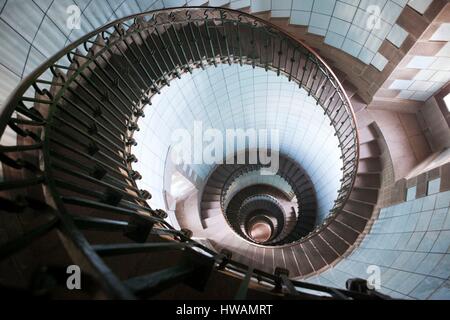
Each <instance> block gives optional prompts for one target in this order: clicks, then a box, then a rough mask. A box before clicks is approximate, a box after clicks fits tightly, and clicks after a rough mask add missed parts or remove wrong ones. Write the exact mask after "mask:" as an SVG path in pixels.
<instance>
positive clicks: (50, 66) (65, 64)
mask: <svg viewBox="0 0 450 320" xmlns="http://www.w3.org/2000/svg"><path fill="white" fill-rule="evenodd" d="M199 13H203V16H198V17H197V18H193V15H195V14H197V15H198V14H199ZM160 18H164V19H165V20H164V19H163V20H162V21H158V19H160ZM177 19H180V20H177ZM209 21H213V22H221V23H222V24H223V23H224V22H230V23H232V24H233V26H241V27H242V26H247V27H249V28H251V30H252V32H253V31H254V29H256V28H257V27H258V28H261V30H263V32H265V33H266V34H267V35H271V36H276V37H278V38H279V39H282V40H280V51H279V52H281V46H282V45H283V43H284V42H283V41H285V42H286V46H288V45H289V44H292V47H290V48H289V47H288V51H289V49H293V50H294V55H293V58H292V59H294V58H295V54H296V50H299V52H298V54H299V59H301V58H302V57H303V56H302V55H301V52H300V51H304V52H305V53H306V64H308V63H310V64H312V65H313V68H315V69H314V70H315V75H314V76H313V75H312V72H313V68H311V69H310V70H311V71H310V72H309V75H308V76H307V78H308V79H307V81H306V85H305V84H304V83H303V81H302V80H303V79H297V78H295V76H294V75H293V74H292V72H291V73H289V72H287V70H284V69H282V68H281V65H280V64H278V67H276V66H275V65H272V64H269V63H268V62H266V63H262V59H261V57H260V61H259V62H258V61H255V60H256V59H253V60H252V59H251V58H250V59H248V57H247V59H248V61H245V63H249V64H253V65H260V66H263V67H265V68H266V69H268V68H271V69H274V70H276V71H277V72H278V74H280V73H283V74H285V75H287V76H288V77H289V79H290V80H294V81H297V82H298V83H299V84H300V86H304V87H305V88H306V87H307V85H308V83H309V82H310V80H312V83H311V86H310V88H309V90H308V91H309V92H308V93H309V94H310V95H313V96H314V97H315V98H316V99H317V100H318V101H320V99H321V98H323V101H324V102H327V103H328V105H324V106H322V107H323V108H324V110H325V113H326V114H327V115H328V116H329V117H332V116H334V117H335V118H332V119H330V120H331V122H332V124H333V125H334V126H335V128H336V127H337V126H339V127H341V128H342V127H345V129H344V130H343V132H342V136H341V132H339V131H337V132H338V138H339V141H340V144H341V147H342V150H343V153H342V158H343V160H344V168H343V170H344V172H345V173H346V174H345V175H344V182H343V183H345V184H346V185H347V189H345V190H342V192H340V195H339V197H338V199H339V201H338V202H336V205H335V209H334V211H336V212H337V211H339V209H340V208H341V207H342V205H343V204H344V203H345V202H346V200H347V199H348V197H349V194H350V191H349V190H351V188H352V186H353V184H354V181H355V177H356V169H357V166H358V159H359V146H358V132H357V130H356V119H355V115H354V113H353V110H352V108H351V106H350V101H349V99H348V97H347V95H346V93H345V91H344V89H343V87H342V85H341V84H340V83H339V81H338V80H337V78H336V76H335V75H334V73H333V72H332V70H331V69H330V68H329V67H328V66H327V65H326V63H325V62H324V61H323V60H322V59H321V58H320V57H319V56H318V55H317V54H316V53H315V51H314V50H312V49H311V48H309V47H308V46H307V45H305V44H304V43H302V42H301V41H298V40H296V39H294V37H292V36H290V35H288V34H286V33H285V32H284V31H282V30H281V29H280V28H278V27H277V26H275V25H273V24H271V23H270V22H267V21H264V20H262V19H260V18H257V17H254V16H252V15H250V14H247V13H243V12H240V11H236V10H231V9H224V8H210V7H190V8H170V9H162V10H155V11H150V12H145V13H139V14H134V15H131V16H128V17H124V18H121V19H118V20H116V21H113V22H111V23H108V24H106V25H104V26H102V27H100V28H98V29H96V30H94V31H92V32H90V33H88V34H87V35H85V36H83V37H81V38H80V39H78V40H77V41H75V42H73V43H72V44H70V45H69V46H67V47H65V48H64V49H62V50H60V51H59V52H57V53H56V54H54V55H53V56H52V57H51V58H49V59H48V60H47V61H46V62H44V63H43V64H42V65H40V66H39V67H38V68H37V69H35V70H34V71H33V72H32V73H31V74H29V75H28V76H27V77H26V78H24V79H23V80H22V81H21V83H20V84H19V85H18V87H16V89H15V90H14V91H13V92H12V93H11V95H10V96H9V97H8V99H7V100H6V102H5V104H4V109H3V111H2V113H1V115H0V134H1V135H3V134H4V133H5V130H6V128H7V127H9V128H11V129H13V130H14V131H15V132H16V133H17V134H20V135H25V136H27V137H30V138H31V139H33V140H36V141H40V140H41V138H42V140H43V144H42V145H39V146H36V147H35V149H36V150H38V152H39V153H40V154H41V155H43V159H44V161H43V166H41V167H40V168H37V167H33V165H32V164H30V163H28V162H26V161H24V160H23V159H16V158H14V157H9V156H6V155H5V153H7V152H9V151H8V150H6V149H4V150H3V151H2V158H1V161H2V163H3V164H4V165H9V166H12V167H15V168H18V169H23V170H31V171H32V172H33V173H34V174H35V175H36V179H31V180H30V179H26V180H23V181H7V180H6V181H4V182H2V183H0V185H1V186H2V190H13V189H17V188H23V187H27V186H29V185H30V183H31V182H33V184H34V185H36V186H42V189H45V190H46V192H45V195H46V197H47V199H46V201H47V203H48V204H50V205H51V206H52V207H54V209H55V211H54V214H55V215H56V216H57V217H58V219H59V221H60V223H59V224H58V226H57V227H58V228H59V229H60V230H62V231H63V233H64V234H65V235H66V237H67V238H68V239H69V240H70V241H71V242H72V245H73V246H74V247H75V248H76V249H77V250H79V252H80V253H81V254H82V256H83V257H84V259H85V260H86V261H87V264H88V265H89V266H90V268H92V269H93V270H94V271H95V272H97V275H98V278H99V279H100V282H101V283H102V286H103V288H104V289H105V290H106V291H107V292H109V293H110V294H111V295H112V296H115V297H121V298H133V295H132V294H131V293H130V292H129V291H128V290H127V289H126V288H124V286H123V284H121V282H120V281H119V280H118V278H117V277H115V276H114V275H113V274H112V273H111V272H109V269H108V267H107V266H106V265H105V263H104V262H103V261H102V259H101V258H100V257H99V255H98V254H97V253H96V252H95V250H94V248H93V247H92V246H91V245H90V244H89V243H88V242H87V240H86V238H85V237H84V235H83V233H82V232H81V231H80V230H79V229H78V228H77V226H76V223H75V221H74V219H73V217H72V216H71V215H70V214H69V212H68V210H67V208H66V206H65V201H69V202H68V203H75V204H84V205H89V206H93V207H95V208H98V209H99V210H113V211H117V212H119V213H127V214H132V215H138V212H144V213H145V214H146V216H144V219H145V220H148V221H149V222H152V223H157V224H158V225H160V226H161V227H163V228H166V229H167V230H168V232H169V233H170V232H172V233H173V234H174V237H175V239H178V240H180V241H184V242H186V243H187V244H189V246H190V247H195V248H198V249H199V250H201V251H203V252H204V253H207V254H208V255H212V256H213V257H215V259H216V258H218V257H220V255H217V253H215V252H214V251H212V250H210V249H208V248H206V247H204V246H203V245H201V244H200V243H196V242H195V241H193V240H190V239H189V237H188V236H186V233H185V232H182V231H175V230H174V229H173V227H172V226H170V224H168V223H167V222H166V221H164V220H163V219H162V218H161V214H162V213H161V212H160V211H158V210H153V209H152V208H150V207H149V206H148V205H147V204H146V201H145V200H146V198H145V194H146V192H144V191H140V190H139V189H138V188H137V185H136V183H135V178H136V177H138V176H139V175H138V174H137V173H136V172H134V171H133V170H132V169H131V165H130V163H129V161H130V159H129V158H128V156H129V153H128V152H127V151H129V146H130V145H129V144H128V143H129V141H131V138H132V137H131V135H130V134H131V133H132V132H133V131H134V130H135V129H136V121H137V119H138V118H139V117H140V116H141V114H142V113H141V112H142V110H141V109H142V107H143V105H144V104H145V101H146V99H148V97H149V96H150V92H155V91H156V92H157V91H159V89H160V88H161V87H163V86H164V85H166V84H167V83H168V81H170V80H169V78H171V77H174V76H179V72H180V71H181V72H185V71H187V70H188V69H190V68H192V67H200V66H202V67H203V64H204V62H205V61H203V57H202V59H201V61H197V62H195V61H194V65H180V64H175V63H174V68H173V70H172V72H171V73H164V74H163V75H162V76H161V77H160V78H158V79H153V83H152V84H151V86H150V89H148V90H147V91H145V92H144V93H143V94H142V96H141V97H135V98H137V100H139V99H141V100H140V101H134V103H129V104H127V108H128V109H129V111H130V116H129V117H127V116H126V115H123V114H122V116H123V119H122V120H124V121H123V122H122V121H120V119H119V118H118V115H117V114H119V115H120V112H117V113H114V112H112V111H111V110H106V111H107V112H108V114H109V117H111V118H110V119H113V120H112V121H113V122H114V121H115V122H114V128H111V129H105V130H109V131H110V132H111V130H113V131H114V130H115V131H117V132H119V131H122V132H125V133H126V134H125V139H126V141H121V142H118V141H113V140H112V138H108V137H105V136H102V140H101V141H100V140H98V139H97V140H94V139H93V141H94V145H93V146H88V147H89V148H91V149H89V150H90V151H89V152H91V151H92V152H97V151H98V150H95V148H98V146H100V147H102V148H104V150H105V152H107V153H108V152H109V155H108V154H105V155H104V156H105V157H109V158H108V159H109V161H113V162H114V163H115V165H116V166H119V167H123V168H124V169H127V170H128V171H129V172H128V175H127V177H126V179H127V182H128V183H129V186H128V187H127V189H128V190H129V192H131V193H128V194H127V193H125V192H123V190H122V189H121V188H119V187H118V185H117V184H115V183H106V182H102V181H100V182H99V181H98V179H91V180H89V181H91V182H95V183H101V184H102V186H103V187H106V188H108V189H109V190H111V192H112V193H111V195H112V196H111V197H112V198H114V197H119V199H120V197H123V196H124V195H126V196H127V197H130V200H129V201H127V204H126V205H124V206H122V207H114V206H113V205H107V204H106V205H105V204H102V203H100V202H96V201H90V202H89V201H87V200H83V199H78V198H74V197H67V196H62V195H61V194H60V192H59V191H58V190H59V189H58V188H59V187H60V185H63V184H64V183H62V182H60V181H58V179H57V175H55V173H54V172H53V171H54V166H56V164H55V161H56V160H59V161H60V159H56V158H55V157H54V156H53V150H50V148H49V146H50V145H51V144H52V143H57V141H54V139H53V135H56V134H64V132H63V130H62V129H60V128H59V127H58V126H57V125H56V124H57V123H62V124H63V125H65V126H69V127H71V128H72V129H73V130H77V131H78V132H79V133H80V134H85V135H87V136H89V135H88V134H87V133H85V132H84V131H82V130H81V129H80V128H79V127H78V126H79V125H81V124H78V123H76V122H74V123H67V122H64V120H63V119H62V118H61V117H59V116H58V113H59V112H63V110H60V103H62V102H64V103H71V104H73V101H71V100H70V98H67V97H66V96H64V94H65V93H66V92H70V93H73V94H74V92H72V91H71V88H70V85H71V84H77V85H78V86H80V87H82V86H83V84H82V83H79V82H77V79H78V78H79V77H82V76H83V74H82V73H83V71H84V70H86V69H87V68H88V67H89V66H90V65H91V64H93V63H94V61H95V58H96V57H102V58H103V59H104V57H103V56H102V55H101V54H102V53H104V52H106V51H108V50H120V47H119V44H122V43H125V44H126V41H125V40H126V39H131V36H132V34H137V33H138V32H139V31H141V30H142V29H141V27H142V28H143V29H145V27H147V28H148V29H146V30H152V32H156V33H158V27H164V28H165V27H166V26H174V25H184V24H189V23H194V22H196V23H198V22H209ZM206 25H207V24H206ZM125 29H126V30H125ZM258 30H260V29H258ZM97 37H98V38H99V39H100V40H102V41H103V42H104V44H103V45H101V48H100V49H99V52H101V53H97V54H94V56H89V55H87V54H88V53H90V52H91V49H92V47H93V46H94V44H95V43H97V42H96V39H97ZM202 41H203V40H202ZM225 42H226V40H225ZM98 45H99V46H100V44H98ZM226 45H227V49H226V51H228V50H229V48H228V44H227V43H226ZM239 46H240V44H239ZM205 48H206V47H205ZM211 48H213V45H212V43H211ZM219 48H220V49H221V50H222V48H221V47H220V46H219ZM239 49H241V47H239ZM158 50H159V49H158ZM224 51H225V49H224ZM273 54H275V52H273ZM77 58H80V59H79V60H77ZM170 58H171V59H172V57H170ZM234 58H235V57H233V59H234ZM237 58H238V59H237V60H233V62H239V63H243V61H242V59H243V58H242V56H237ZM231 59H232V58H231V56H230V53H229V52H228V54H221V55H220V62H229V63H231ZM280 59H281V54H279V60H280ZM287 60H288V57H287V55H286V61H287ZM80 61H81V62H80ZM180 61H181V60H180ZM206 62H207V63H208V64H215V63H217V60H216V57H214V59H209V61H208V57H207V60H206ZM279 62H280V61H279ZM74 63H75V64H76V68H71V67H69V66H70V65H72V64H74ZM195 63H197V65H195ZM291 63H292V64H293V63H294V62H293V61H292V62H291ZM129 64H130V68H134V66H133V65H132V64H131V63H129ZM286 65H287V64H286ZM299 66H300V64H299ZM61 70H65V71H67V72H69V74H68V75H67V74H66V73H64V72H62V71H61ZM319 70H320V73H321V74H320V81H319V82H321V83H319V82H318V83H317V85H316V86H317V88H316V90H313V87H314V83H315V81H316V80H317V78H316V76H317V75H318V73H319ZM291 71H292V70H291ZM305 72H306V70H304V72H303V73H302V78H303V76H304V75H305ZM49 77H50V78H53V80H51V81H49V80H48V78H49ZM136 81H139V80H136ZM324 83H327V84H328V85H329V86H331V87H332V88H330V89H331V90H329V92H328V93H327V94H330V92H331V93H332V96H331V94H330V96H329V97H327V98H325V97H322V94H323V92H324V91H325V87H320V85H321V84H324ZM126 85H127V86H131V85H133V84H128V83H127V84H126ZM56 86H57V87H58V88H59V90H57V91H56V94H55V93H54V92H52V91H51V89H52V87H56ZM30 91H31V92H34V96H31V97H30V96H28V94H29V92H30ZM313 91H314V92H313ZM319 92H321V93H320V96H319ZM335 96H337V97H339V99H336V100H338V102H337V103H336V102H333V99H334V97H335ZM105 99H108V97H105ZM63 100H64V101H63ZM131 100H132V99H131V98H130V101H131ZM336 100H334V101H336ZM131 102H133V101H131ZM122 103H123V102H122ZM124 104H125V103H124ZM30 105H31V106H30ZM35 105H45V106H47V107H48V114H46V115H42V114H40V113H39V111H37V110H36V109H35V108H33V107H34V106H35ZM341 110H343V111H344V112H341ZM327 112H328V113H327ZM14 114H17V115H18V117H17V118H13V115H14ZM24 119H25V120H24ZM27 119H29V120H27ZM114 119H115V120H114ZM342 119H344V121H343V120H342ZM20 120H22V121H28V124H29V125H31V124H35V125H37V126H40V127H41V128H42V131H41V135H42V136H41V137H39V136H38V135H37V134H36V133H35V132H33V131H30V130H28V129H25V130H24V129H22V128H21V127H20ZM74 121H75V120H74ZM113 122H111V123H113ZM96 123H97V122H96ZM344 124H345V125H344ZM99 125H101V123H100V124H99ZM89 130H94V131H95V130H97V128H91V129H89ZM346 132H349V133H347V136H345V137H344V136H343V135H344V134H345V133H346ZM111 135H112V134H111ZM66 138H67V139H71V141H73V142H74V143H77V144H79V145H81V142H80V141H78V140H77V138H76V137H66ZM349 138H350V139H349ZM117 143H119V144H117ZM347 145H350V147H349V148H348V149H344V147H345V146H347ZM61 147H62V148H66V149H67V148H71V147H70V146H61ZM33 148H34V147H33ZM114 148H116V150H119V151H121V152H122V153H123V154H124V155H126V157H127V158H126V159H123V161H118V160H115V158H113V157H112V156H111V154H113V153H114ZM117 148H119V149H117ZM13 149H14V148H13ZM14 150H15V151H16V152H17V153H19V154H21V152H25V151H28V150H25V149H24V150H22V149H21V148H20V147H19V146H17V147H16V148H15V149H14ZM345 150H346V151H345ZM71 151H72V152H79V154H80V156H85V157H89V152H88V153H85V152H81V151H78V150H76V149H74V150H71ZM349 151H351V152H350V153H349ZM348 159H350V160H348ZM19 160H20V161H19ZM91 160H92V159H91ZM94 160H95V159H94ZM94 160H92V161H94ZM347 160H348V161H347ZM58 166H59V170H64V172H65V174H70V175H77V177H78V178H80V179H85V180H86V179H89V176H88V175H84V174H82V173H80V172H78V173H77V172H73V171H71V170H69V169H67V168H64V166H61V165H58ZM30 168H31V169H30ZM93 174H94V175H97V174H101V170H100V171H98V172H94V173H93ZM86 181H88V180H86ZM64 187H65V188H75V187H76V186H69V184H66V185H64ZM121 187H122V186H121ZM79 189H80V188H79ZM85 192H86V193H89V192H91V193H92V194H95V191H89V190H85ZM139 216H141V217H142V215H141V214H139ZM227 267H228V268H230V269H235V270H238V271H239V270H240V271H244V270H246V266H243V265H241V264H239V263H237V262H235V261H229V262H228V263H227ZM254 274H255V275H257V276H258V277H264V278H265V279H267V281H268V282H270V283H276V281H278V277H277V276H275V275H270V274H266V273H264V272H262V271H258V270H255V271H254Z"/></svg>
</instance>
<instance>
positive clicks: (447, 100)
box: [444, 93, 450, 112]
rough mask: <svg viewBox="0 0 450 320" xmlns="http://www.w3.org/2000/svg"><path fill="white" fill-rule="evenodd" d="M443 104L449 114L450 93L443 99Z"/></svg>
mask: <svg viewBox="0 0 450 320" xmlns="http://www.w3.org/2000/svg"><path fill="white" fill-rule="evenodd" d="M444 102H445V105H446V107H447V111H449V112H450V93H447V95H446V96H445V97H444Z"/></svg>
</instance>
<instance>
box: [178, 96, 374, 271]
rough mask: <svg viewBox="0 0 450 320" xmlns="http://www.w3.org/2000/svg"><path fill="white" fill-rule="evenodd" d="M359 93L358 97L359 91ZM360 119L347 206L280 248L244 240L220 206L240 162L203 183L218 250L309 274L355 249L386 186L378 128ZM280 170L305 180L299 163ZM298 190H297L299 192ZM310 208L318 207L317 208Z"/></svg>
mask: <svg viewBox="0 0 450 320" xmlns="http://www.w3.org/2000/svg"><path fill="white" fill-rule="evenodd" d="M348 93H349V97H350V98H351V99H354V97H353V94H354V93H353V92H351V91H349V92H348ZM355 98H356V99H358V97H355ZM357 101H360V100H359V99H358V100H357ZM355 102H356V101H355ZM356 105H357V106H358V107H359V110H357V112H356V117H357V118H358V117H359V118H361V117H364V112H360V111H363V110H364V106H362V105H361V103H357V104H356ZM360 120H361V121H360V123H361V125H360V126H359V127H358V132H359V138H360V162H359V167H358V172H357V177H356V181H355V185H354V187H353V190H352V192H351V194H350V197H349V199H348V201H347V203H346V204H345V206H344V208H343V210H341V212H339V213H338V214H337V215H336V217H335V219H333V220H332V221H331V222H325V223H326V224H327V227H326V229H325V230H323V231H322V232H319V233H318V234H313V235H309V236H308V237H307V238H306V239H304V240H301V241H299V243H297V244H291V245H285V246H284V247H280V248H272V247H270V246H258V245H255V244H252V243H249V242H247V241H244V240H243V239H242V238H241V237H240V236H238V235H237V234H236V233H235V232H234V231H233V230H232V228H231V227H230V226H229V224H228V223H227V221H226V218H225V217H224V214H223V211H222V208H221V206H220V198H221V193H222V186H223V185H224V184H225V183H226V181H227V177H228V176H229V175H230V173H232V172H234V171H235V170H236V165H234V166H233V165H226V166H220V167H219V168H218V169H217V170H215V171H213V173H212V174H211V176H210V177H209V179H208V180H207V182H206V185H205V187H204V189H203V196H202V200H201V205H200V206H201V207H200V210H201V211H200V217H201V221H202V225H203V227H204V231H203V232H201V233H200V234H199V236H200V237H205V238H207V239H209V241H210V243H211V244H212V246H213V247H214V248H215V249H216V250H217V251H218V252H220V251H221V250H222V249H227V250H231V251H232V252H233V257H235V258H236V259H237V260H238V261H240V262H242V263H245V264H250V265H253V266H254V267H255V268H260V269H262V270H265V271H267V272H273V271H274V270H275V268H277V267H282V268H286V269H288V270H289V272H290V275H291V276H293V277H301V278H303V277H307V276H310V275H313V274H316V273H318V272H321V271H323V270H324V269H326V268H328V267H330V266H331V265H334V264H335V263H336V262H337V261H338V260H339V258H340V257H341V256H342V255H345V254H347V253H348V252H349V251H351V250H352V248H353V246H354V245H355V242H356V241H357V239H358V237H359V236H360V234H362V233H364V232H365V231H366V226H368V222H369V221H370V220H371V218H372V215H373V213H374V209H375V206H376V203H377V200H378V192H379V188H380V186H381V160H380V148H379V145H378V142H377V133H376V130H375V128H374V127H373V126H372V125H370V124H367V123H365V120H364V119H363V118H361V119H360ZM279 174H280V175H281V176H283V177H285V178H287V179H289V178H290V181H293V182H294V184H292V185H293V186H295V185H296V184H295V183H298V182H300V181H302V180H301V177H302V175H303V174H304V172H302V171H301V170H300V169H299V167H298V166H296V165H295V164H294V163H290V162H289V161H283V160H280V170H279ZM255 187H257V186H255ZM310 188H311V186H307V187H304V188H303V189H302V190H307V189H310ZM294 189H295V188H294ZM298 192H299V191H298V190H297V193H296V194H298ZM250 194H251V193H250ZM247 196H248V195H247V194H243V195H241V197H242V199H245V198H246V197H247ZM307 209H311V211H312V212H315V210H314V208H307ZM311 218H312V217H311ZM312 221H314V220H312ZM186 227H188V226H186ZM308 233H309V232H306V233H304V234H303V235H302V236H305V235H307V234H308Z"/></svg>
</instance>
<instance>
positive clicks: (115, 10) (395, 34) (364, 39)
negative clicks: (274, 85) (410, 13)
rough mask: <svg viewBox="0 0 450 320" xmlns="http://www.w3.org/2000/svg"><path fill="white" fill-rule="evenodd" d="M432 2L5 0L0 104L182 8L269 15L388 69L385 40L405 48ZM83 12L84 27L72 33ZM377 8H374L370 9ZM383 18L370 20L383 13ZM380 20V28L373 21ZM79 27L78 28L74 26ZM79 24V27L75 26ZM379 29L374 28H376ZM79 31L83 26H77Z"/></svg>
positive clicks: (1, 6)
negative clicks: (120, 34) (73, 58)
mask: <svg viewBox="0 0 450 320" xmlns="http://www.w3.org/2000/svg"><path fill="white" fill-rule="evenodd" d="M430 3H431V0H409V1H408V0H320V1H319V0H302V1H300V0H276V1H275V0H234V1H233V0H232V1H230V0H210V1H204V0H188V1H186V0H95V1H93V0H58V1H51V0H32V1H30V0H8V1H7V0H2V1H0V41H1V42H2V46H1V48H0V104H2V103H3V101H4V100H5V99H6V97H7V96H8V95H9V93H10V92H11V91H12V90H13V88H14V87H15V86H16V85H17V83H18V82H19V81H20V80H21V79H23V78H24V77H25V76H26V75H28V74H29V73H30V72H31V71H32V70H33V69H35V68H36V67H37V66H39V65H40V64H41V63H42V62H44V61H45V60H46V59H47V58H48V57H50V56H52V55H53V54H55V53H56V52H57V51H59V50H60V49H62V48H63V47H64V46H66V45H67V44H69V43H70V42H73V41H74V40H76V39H78V38H79V37H81V36H83V35H84V34H86V33H88V32H90V31H92V30H94V29H95V28H98V27H99V26H101V25H103V24H105V23H106V22H108V21H112V20H115V19H118V18H121V17H124V16H128V15H131V14H135V13H139V12H142V11H148V10H153V9H161V8H168V7H176V6H184V5H188V6H194V5H205V4H207V5H210V6H229V7H231V8H233V9H243V8H248V9H249V11H250V12H252V13H256V12H262V11H268V12H270V14H271V17H275V18H276V17H286V18H289V19H290V20H289V22H290V23H291V24H292V25H299V26H307V27H308V32H309V33H312V34H317V35H321V36H324V37H325V38H324V41H325V43H326V44H328V45H331V46H333V47H336V48H339V49H340V50H342V51H344V52H346V53H348V54H350V55H352V56H354V57H356V58H357V59H359V60H360V61H363V62H364V63H366V64H372V65H373V66H374V67H376V68H377V69H379V70H382V69H383V68H384V66H385V65H386V63H387V59H386V58H385V57H384V56H383V55H381V54H380V53H379V52H378V49H379V47H380V45H381V43H382V41H383V40H385V39H387V40H389V41H391V42H392V43H393V44H394V45H395V46H397V47H399V46H401V44H402V42H403V40H404V39H405V37H406V34H405V30H402V28H401V27H400V26H399V25H397V24H396V23H395V22H396V19H397V17H398V16H399V15H400V13H401V11H402V10H403V9H404V8H405V7H406V6H407V5H408V6H409V7H411V8H413V9H414V10H416V11H417V12H419V13H423V12H425V10H426V9H427V8H428V6H429V5H430ZM74 5H75V6H77V7H78V8H79V14H80V20H79V22H80V23H79V28H69V26H70V25H71V23H68V22H70V21H74V20H71V19H72V18H73V17H74V14H76V13H74V11H70V10H69V9H68V8H69V7H70V6H74ZM370 6H372V7H370ZM373 6H376V7H377V8H379V15H378V16H379V17H380V19H375V20H374V19H370V14H371V12H373V13H374V14H377V13H378V9H375V11H374V8H375V7H373ZM368 21H369V22H370V21H376V23H375V24H373V23H372V24H368V23H367V22H368ZM72 25H73V24H72ZM75 25H76V24H75ZM372 25H373V26H375V28H374V27H372ZM77 27H78V26H77Z"/></svg>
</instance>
